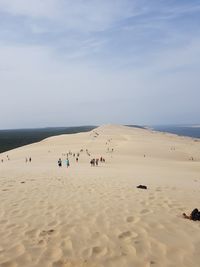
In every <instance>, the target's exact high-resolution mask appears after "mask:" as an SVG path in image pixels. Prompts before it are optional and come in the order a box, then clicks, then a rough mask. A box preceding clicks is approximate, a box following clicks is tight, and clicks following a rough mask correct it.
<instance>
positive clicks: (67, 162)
mask: <svg viewBox="0 0 200 267" xmlns="http://www.w3.org/2000/svg"><path fill="white" fill-rule="evenodd" d="M66 164H67V168H69V166H70V164H69V159H68V158H67V159H66Z"/></svg>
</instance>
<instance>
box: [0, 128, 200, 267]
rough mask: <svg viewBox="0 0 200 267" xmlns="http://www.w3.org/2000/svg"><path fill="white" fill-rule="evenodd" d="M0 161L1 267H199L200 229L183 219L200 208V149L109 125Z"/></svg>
mask: <svg viewBox="0 0 200 267" xmlns="http://www.w3.org/2000/svg"><path fill="white" fill-rule="evenodd" d="M80 150H83V151H82V152H80ZM86 150H87V151H88V152H87V151H86ZM112 150H113V151H112ZM69 151H71V152H72V154H73V153H78V152H79V153H80V156H79V162H78V163H77V162H76V160H75V157H73V155H71V156H69V160H70V167H69V168H67V167H66V165H65V162H64V166H63V167H62V168H59V167H58V166H57V160H58V158H62V160H65V159H66V154H67V153H68V152H69ZM7 155H8V156H9V158H10V160H7ZM101 156H102V157H104V158H105V160H106V162H105V163H99V166H98V167H91V166H90V159H91V158H99V157H101ZM26 157H31V158H32V162H31V163H29V162H27V163H26V162H25V158H26ZM0 159H4V162H3V163H0V266H2V267H15V266H16V267H23V266H24V267H33V266H34V267H36V266H37V267H40V266H41V267H103V266H106V267H107V266H108V267H133V266H136V267H150V266H159V267H166V266H169V267H182V266H184V267H199V266H200V222H193V221H189V220H185V219H183V218H182V216H181V214H182V213H183V212H187V213H189V212H190V211H191V210H192V209H193V208H196V207H197V208H200V206H198V205H199V203H200V194H199V189H200V141H198V140H196V139H192V138H187V137H179V136H176V135H173V134H167V133H158V132H154V131H150V130H143V129H138V128H129V127H125V126H115V125H106V126H101V127H99V128H97V129H95V130H93V131H91V132H88V133H80V134H73V135H62V136H56V137H51V138H47V139H45V140H43V141H42V142H39V143H35V144H31V145H28V146H25V147H21V148H18V149H14V150H12V151H9V152H6V153H3V154H0ZM138 184H144V185H147V187H148V189H147V190H142V189H138V188H136V186H137V185H138Z"/></svg>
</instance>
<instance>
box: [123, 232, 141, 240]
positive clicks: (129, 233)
mask: <svg viewBox="0 0 200 267" xmlns="http://www.w3.org/2000/svg"><path fill="white" fill-rule="evenodd" d="M137 236H138V234H137V233H135V232H131V231H126V232H122V233H121V234H119V235H118V238H119V239H121V240H124V239H127V238H130V237H132V238H135V237H137Z"/></svg>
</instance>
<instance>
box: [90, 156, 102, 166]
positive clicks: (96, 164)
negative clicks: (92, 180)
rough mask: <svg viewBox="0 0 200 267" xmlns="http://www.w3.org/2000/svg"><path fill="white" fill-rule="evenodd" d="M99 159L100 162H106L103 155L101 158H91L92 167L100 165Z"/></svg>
mask: <svg viewBox="0 0 200 267" xmlns="http://www.w3.org/2000/svg"><path fill="white" fill-rule="evenodd" d="M99 160H100V162H105V159H104V158H102V157H100V159H95V158H93V159H91V160H90V164H91V167H94V166H98V165H99Z"/></svg>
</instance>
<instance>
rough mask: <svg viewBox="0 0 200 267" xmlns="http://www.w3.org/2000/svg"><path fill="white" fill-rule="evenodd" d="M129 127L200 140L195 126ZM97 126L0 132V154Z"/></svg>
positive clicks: (198, 130) (199, 128) (199, 130)
mask: <svg viewBox="0 0 200 267" xmlns="http://www.w3.org/2000/svg"><path fill="white" fill-rule="evenodd" d="M128 126H131V127H139V128H151V129H153V130H155V131H161V132H168V133H173V134H177V135H181V136H189V137H193V138H200V127H195V125H184V126H181V125H153V126H152V125H149V126H138V125H128ZM96 127H97V126H78V127H50V128H39V129H16V130H0V153H3V152H5V151H8V150H11V149H14V148H17V147H20V146H24V145H28V144H32V143H35V142H39V141H41V140H43V139H45V138H47V137H50V136H56V135H61V134H73V133H80V132H88V131H91V130H93V129H95V128H96Z"/></svg>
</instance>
